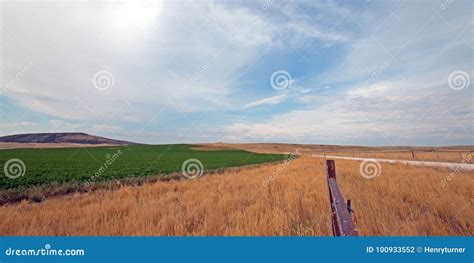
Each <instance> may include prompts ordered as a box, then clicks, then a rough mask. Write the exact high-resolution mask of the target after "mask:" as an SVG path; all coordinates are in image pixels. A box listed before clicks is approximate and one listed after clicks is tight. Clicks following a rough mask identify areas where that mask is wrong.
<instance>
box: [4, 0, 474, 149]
mask: <svg viewBox="0 0 474 263" xmlns="http://www.w3.org/2000/svg"><path fill="white" fill-rule="evenodd" d="M0 8H1V10H0V26H1V27H0V30H1V32H0V37H1V39H0V40H1V41H0V43H1V53H0V70H1V71H0V72H1V75H0V85H1V86H0V113H1V115H0V119H1V120H2V121H1V123H0V135H9V134H17V133H32V132H86V133H90V134H94V135H100V136H105V137H111V138H116V139H122V140H130V141H134V142H142V143H156V144H163V143H206V142H281V143H312V144H344V145H385V146H395V145H414V146H415V145H416V146H420V145H430V146H444V145H473V144H474V92H473V87H472V86H473V85H472V82H474V78H473V77H474V71H473V61H474V59H473V58H474V57H473V54H474V53H473V49H474V39H473V38H474V32H473V10H474V4H473V3H472V1H468V0H466V1H460V0H442V1H436V0H435V1H431V0H418V1H402V0H400V1H371V0H367V1H276V0H262V1H137V0H136V1H129V2H128V1H98V0H94V1H48V2H40V1H33V2H28V1H2V2H1V4H0Z"/></svg>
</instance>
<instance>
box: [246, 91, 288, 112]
mask: <svg viewBox="0 0 474 263" xmlns="http://www.w3.org/2000/svg"><path fill="white" fill-rule="evenodd" d="M287 98H288V95H287V94H279V95H276V96H272V97H269V98H264V99H260V100H257V101H254V102H250V103H247V104H245V105H244V106H243V107H242V108H243V109H248V108H253V107H258V106H262V105H269V104H280V103H281V102H283V101H285V100H286V99H287Z"/></svg>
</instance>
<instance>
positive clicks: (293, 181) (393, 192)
mask: <svg viewBox="0 0 474 263" xmlns="http://www.w3.org/2000/svg"><path fill="white" fill-rule="evenodd" d="M336 168H337V170H336V171H337V180H338V182H339V185H340V188H341V191H342V193H343V195H344V197H345V198H350V199H352V200H353V208H354V210H355V214H353V215H354V219H355V223H356V225H357V227H358V229H359V231H360V234H362V235H472V234H473V232H474V231H473V230H474V229H473V225H472V224H471V223H470V222H471V221H472V219H473V218H474V211H473V206H472V205H473V196H474V195H473V187H472V186H473V181H472V178H473V177H472V176H473V175H474V174H473V173H470V174H458V175H456V176H454V177H452V180H450V181H449V182H448V184H447V185H446V187H442V186H441V180H443V179H445V178H447V177H448V176H449V174H450V171H446V170H444V171H442V170H435V169H430V168H413V167H407V166H402V165H385V164H384V165H382V172H381V174H380V175H379V176H378V177H376V178H374V179H370V180H369V179H365V178H364V177H362V176H360V175H359V172H358V171H359V163H358V162H353V161H345V160H336ZM329 212H330V208H329V200H328V193H327V184H326V178H325V175H324V166H323V160H322V159H320V158H311V157H301V158H298V159H296V160H294V161H292V162H290V163H289V164H283V163H280V164H272V165H263V166H261V167H251V168H244V169H241V170H233V171H230V172H228V173H224V174H222V175H211V176H205V177H202V178H199V179H196V180H188V181H170V182H157V183H152V184H147V185H142V186H138V187H131V186H125V187H122V188H120V189H118V190H114V191H106V190H100V191H96V192H92V193H88V194H84V195H78V194H76V195H73V196H63V197H59V198H52V199H48V200H46V201H44V202H42V203H38V204H32V203H27V202H22V203H19V204H14V205H7V206H3V207H0V216H1V218H2V222H1V223H0V234H1V235H239V236H240V235H252V236H254V235H257V236H261V235H271V236H273V235H331V225H330V224H331V223H330V216H329Z"/></svg>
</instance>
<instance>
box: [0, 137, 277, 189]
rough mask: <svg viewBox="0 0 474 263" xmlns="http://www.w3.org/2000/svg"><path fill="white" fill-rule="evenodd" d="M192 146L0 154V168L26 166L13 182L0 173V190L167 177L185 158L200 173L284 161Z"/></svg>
mask: <svg viewBox="0 0 474 263" xmlns="http://www.w3.org/2000/svg"><path fill="white" fill-rule="evenodd" d="M192 147H195V146H193V145H186V144H172V145H131V146H114V147H91V148H85V147H83V148H56V149H10V150H0V163H1V164H2V166H3V167H4V168H5V164H6V162H7V161H8V160H10V159H13V158H18V159H20V160H22V161H23V162H24V164H25V166H26V172H25V174H24V175H22V176H20V177H18V178H15V179H12V178H8V177H7V176H6V174H5V171H4V170H3V169H2V176H1V177H0V189H1V190H5V189H14V188H27V187H32V186H38V185H45V184H50V183H59V184H61V183H66V182H74V183H86V182H99V181H107V180H110V179H119V178H126V177H141V176H150V175H158V174H169V173H173V172H181V166H182V164H183V162H184V161H186V160H187V159H189V158H195V159H198V160H199V161H201V162H202V164H203V167H204V170H210V169H219V168H225V167H234V166H241V165H248V164H258V163H264V162H272V161H279V160H283V159H284V158H285V156H284V155H279V154H257V153H251V152H246V151H241V150H222V151H198V150H193V149H191V148H192ZM119 152H120V154H119ZM114 154H115V155H114ZM107 160H108V164H107ZM106 166H107V167H106ZM97 175H98V176H97Z"/></svg>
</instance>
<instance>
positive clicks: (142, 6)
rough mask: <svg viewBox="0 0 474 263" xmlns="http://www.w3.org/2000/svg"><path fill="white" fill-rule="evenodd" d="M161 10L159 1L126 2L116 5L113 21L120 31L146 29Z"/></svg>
mask: <svg viewBox="0 0 474 263" xmlns="http://www.w3.org/2000/svg"><path fill="white" fill-rule="evenodd" d="M161 9H162V2H160V1H127V2H121V3H119V4H117V7H116V12H114V20H115V21H116V22H117V24H116V25H117V26H118V27H119V28H120V29H146V28H147V27H149V26H151V25H153V23H154V22H155V21H156V19H157V18H158V16H159V15H160V12H161Z"/></svg>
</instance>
